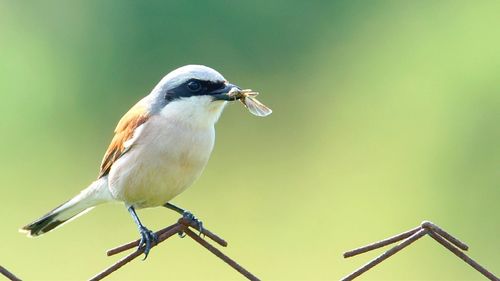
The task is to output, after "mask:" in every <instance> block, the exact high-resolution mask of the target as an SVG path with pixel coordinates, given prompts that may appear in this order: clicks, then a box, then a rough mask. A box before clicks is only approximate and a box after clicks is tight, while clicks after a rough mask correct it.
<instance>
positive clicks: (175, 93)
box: [165, 79, 226, 102]
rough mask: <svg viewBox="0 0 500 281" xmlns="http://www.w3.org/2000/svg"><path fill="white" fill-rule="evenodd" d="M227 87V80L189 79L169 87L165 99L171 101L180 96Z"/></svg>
mask: <svg viewBox="0 0 500 281" xmlns="http://www.w3.org/2000/svg"><path fill="white" fill-rule="evenodd" d="M225 87H226V83H225V81H207V80H199V79H189V80H187V81H185V82H184V83H182V84H180V85H178V86H176V87H174V88H170V89H167V91H166V93H165V100H166V101H168V102H170V101H173V100H175V99H178V98H185V97H191V96H198V95H207V94H209V93H210V92H212V91H216V90H220V89H223V88H225Z"/></svg>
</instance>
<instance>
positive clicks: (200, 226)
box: [179, 211, 203, 238]
mask: <svg viewBox="0 0 500 281" xmlns="http://www.w3.org/2000/svg"><path fill="white" fill-rule="evenodd" d="M182 217H183V218H184V219H185V220H187V221H189V222H191V223H192V224H193V225H194V227H195V228H196V229H197V230H198V231H199V232H200V235H201V234H202V233H203V222H202V221H201V220H199V219H198V218H197V217H195V216H194V215H193V213H191V212H189V211H184V213H182ZM179 236H180V237H181V238H184V236H186V234H185V233H184V232H182V231H181V232H179Z"/></svg>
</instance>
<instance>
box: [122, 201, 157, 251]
mask: <svg viewBox="0 0 500 281" xmlns="http://www.w3.org/2000/svg"><path fill="white" fill-rule="evenodd" d="M128 211H129V213H130V215H131V216H132V219H134V222H135V224H136V225H137V228H139V233H140V234H141V241H140V242H139V247H138V249H140V248H141V247H144V255H145V256H144V259H143V260H145V259H146V258H147V257H148V254H149V251H150V250H151V247H152V246H153V243H154V244H156V243H158V237H157V236H156V234H155V233H154V232H152V231H151V230H149V229H147V228H146V227H145V226H144V225H142V223H141V221H140V220H139V217H138V216H137V214H136V213H135V209H134V207H133V206H130V207H128Z"/></svg>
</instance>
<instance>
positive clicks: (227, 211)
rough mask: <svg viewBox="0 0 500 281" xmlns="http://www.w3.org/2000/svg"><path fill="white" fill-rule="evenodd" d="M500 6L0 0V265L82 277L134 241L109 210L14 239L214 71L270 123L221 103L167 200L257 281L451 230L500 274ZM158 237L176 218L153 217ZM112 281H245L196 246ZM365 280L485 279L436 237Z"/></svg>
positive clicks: (152, 213) (329, 268) (23, 272)
mask: <svg viewBox="0 0 500 281" xmlns="http://www.w3.org/2000/svg"><path fill="white" fill-rule="evenodd" d="M499 14H500V2H499V1H487V0H484V1H460V0H459V1H451V0H450V1H413V2H411V1H323V2H321V1H317V2H311V1H295V2H292V1H257V2H256V1H203V2H202V1H148V2H143V1H95V0H93V1H5V0H1V1H0V50H1V51H0V95H1V97H2V102H1V103H0V130H1V132H3V133H2V138H1V145H0V155H1V156H2V161H1V162H0V170H1V177H0V186H1V189H0V198H3V200H2V205H1V207H0V208H1V209H0V210H1V213H2V216H3V218H4V219H3V220H2V232H1V234H0V235H1V236H0V237H1V241H2V251H1V263H2V265H4V266H6V267H7V268H9V269H11V270H12V271H13V272H14V273H16V274H17V275H19V276H20V277H22V278H25V279H26V280H82V279H85V278H88V277H90V276H92V275H93V274H94V273H96V272H98V271H100V270H101V269H103V268H104V267H105V266H107V265H108V264H110V263H112V262H113V261H114V259H111V258H107V257H106V256H105V255H104V251H105V249H108V248H110V247H112V246H115V245H117V244H119V243H121V242H126V241H129V240H131V239H133V238H136V237H137V236H138V235H137V232H136V229H135V226H134V224H133V223H132V220H131V219H130V217H129V215H128V213H127V212H126V211H125V209H124V208H123V206H121V205H118V204H116V205H105V206H100V207H99V208H96V210H94V211H92V212H91V213H89V214H88V215H86V216H84V217H81V218H80V219H78V220H77V221H74V222H72V223H71V224H69V225H67V226H65V227H63V228H61V229H58V230H57V231H54V232H52V233H50V234H48V235H46V236H43V237H41V238H38V239H27V238H26V237H24V236H22V235H20V234H18V233H17V232H16V229H17V228H19V227H21V226H22V225H24V224H25V223H28V222H30V221H31V220H33V219H35V218H36V217H38V216H40V215H42V214H43V213H44V212H46V211H48V210H50V209H51V208H53V207H55V206H57V205H58V204H60V203H62V202H63V201H65V200H67V199H68V198H70V197H71V196H73V195H74V194H76V193H77V192H78V191H79V190H80V189H82V188H83V187H85V186H86V185H87V184H88V183H90V181H92V180H93V179H94V178H95V177H96V175H97V170H98V165H99V163H100V160H101V157H102V154H103V152H104V150H105V148H106V146H107V144H108V142H109V141H110V138H111V131H112V129H113V128H114V126H115V124H116V122H117V121H118V120H119V118H120V116H121V115H122V114H123V113H124V112H125V111H126V110H127V109H128V108H129V107H130V106H131V105H132V104H134V103H135V101H137V100H138V99H139V98H141V97H142V96H144V95H146V94H147V93H148V92H149V90H150V89H152V87H153V86H154V85H155V83H157V81H158V80H159V79H160V78H161V77H162V76H163V75H164V74H166V73H167V72H169V71H170V70H172V69H174V68H176V67H178V66H181V65H184V64H190V63H197V64H205V65H209V66H211V67H213V68H215V69H217V70H219V71H220V72H221V73H223V74H224V75H225V77H226V78H227V79H229V80H230V81H232V82H233V83H235V84H238V85H241V86H242V87H245V88H253V89H256V90H259V91H260V92H261V100H262V101H263V102H264V103H266V104H268V105H269V106H270V107H271V108H273V110H274V114H273V115H271V116H270V117H269V118H265V119H259V118H257V117H253V116H251V115H250V114H249V113H248V112H246V111H245V110H244V108H243V107H241V106H240V105H236V104H235V105H232V106H230V107H228V108H227V110H226V112H225V114H224V115H223V116H222V118H221V120H220V121H219V123H218V125H217V144H216V147H215V151H214V153H213V155H212V159H211V161H210V163H209V165H208V167H207V169H206V170H205V173H204V174H203V176H202V177H201V178H200V180H199V181H198V182H197V183H196V184H195V185H194V186H193V187H192V188H190V189H189V190H188V191H186V192H185V193H184V194H182V195H181V196H179V197H178V198H176V199H175V200H174V203H177V204H179V205H181V206H184V207H186V208H188V209H190V210H192V211H193V212H194V213H195V214H197V215H198V216H199V217H201V218H202V219H203V220H204V221H205V225H206V226H207V227H208V228H210V229H212V230H214V231H215V232H216V233H218V234H220V235H222V236H223V237H224V238H226V239H228V241H229V243H230V246H229V247H228V248H227V249H224V251H225V252H226V253H228V254H229V255H230V256H232V257H234V258H235V259H236V260H238V261H239V262H241V263H242V264H243V265H245V266H246V267H248V269H250V271H252V272H254V273H255V274H256V275H257V276H260V277H261V278H263V279H265V280H272V279H274V280H290V279H297V280H300V279H301V280H321V279H324V280H338V279H339V278H340V277H342V276H344V275H346V274H348V273H349V272H351V271H352V270H354V269H355V268H357V267H358V266H360V265H361V264H363V263H364V262H366V261H367V260H368V259H370V258H371V257H372V256H374V255H375V254H376V253H373V254H371V256H370V254H367V255H366V256H364V257H357V258H354V259H353V260H343V259H342V255H341V253H342V252H343V251H344V250H348V249H351V248H354V247H357V246H360V245H363V244H366V243H368V242H371V241H374V240H377V239H381V238H384V237H387V236H389V235H392V234H395V233H398V232H400V231H403V230H406V229H409V228H411V227H413V226H416V225H417V224H418V223H420V221H422V220H423V219H429V220H432V221H434V222H435V223H437V224H439V225H440V226H442V227H443V228H445V229H447V230H449V231H450V232H451V233H453V234H455V235H457V236H458V237H459V238H462V239H463V240H464V241H465V242H467V243H469V244H470V246H471V250H470V255H471V256H472V257H473V258H474V259H476V260H477V261H479V262H480V263H481V264H483V265H484V266H485V267H487V268H489V269H490V270H492V271H494V272H495V273H497V274H500V267H499V265H500V255H499V253H500V246H499V245H500V240H499V233H500V221H499V215H500V204H499V198H500V189H499V187H498V186H499V181H500V169H499V163H500V145H499V142H500V129H499V125H498V124H500V94H499V93H500V83H499V79H498V77H499V71H500V52H499V50H500V17H499V16H498V15H499ZM141 215H142V217H143V221H144V222H145V223H146V225H148V226H150V227H152V228H153V229H157V228H159V227H160V226H164V225H167V224H170V223H171V222H173V221H175V219H176V215H175V214H173V213H172V212H170V211H168V210H163V209H148V210H144V211H141ZM109 279H110V280H160V279H162V280H164V279H177V280H178V279H181V280H198V279H209V280H222V279H240V276H238V274H237V273H236V272H234V271H233V270H232V269H230V268H229V267H227V266H225V265H224V264H223V263H221V262H220V261H219V260H217V259H216V258H214V257H213V256H211V255H210V254H209V253H208V252H207V251H205V250H203V249H200V248H198V246H197V245H195V244H193V243H192V242H190V241H189V240H185V239H184V240H181V239H173V240H172V241H170V242H168V243H166V244H163V245H162V247H160V248H155V249H154V250H153V252H152V253H151V255H150V258H149V259H148V260H147V262H138V261H137V262H133V263H131V264H130V265H128V266H127V267H125V268H124V269H122V270H121V271H119V272H117V273H115V274H114V275H113V276H111V278H109ZM365 279H366V280H376V279H379V280H410V279H412V280H415V279H426V280H430V279H434V280H480V279H481V276H480V275H479V274H478V273H477V272H475V271H474V270H473V269H472V268H470V267H468V266H467V265H466V264H464V263H463V262H462V261H460V260H458V259H457V258H455V257H454V256H452V255H451V254H450V253H449V252H447V251H446V250H445V249H442V248H441V247H438V246H436V245H435V243H434V242H433V241H430V240H428V239H424V240H422V241H419V242H417V244H415V245H414V246H412V247H410V248H409V249H408V250H406V251H405V252H403V253H402V254H399V255H397V256H395V257H393V258H392V259H391V260H390V261H388V262H386V263H384V264H383V265H381V266H380V267H378V268H376V269H375V270H373V271H371V272H369V273H368V274H367V275H366V278H365Z"/></svg>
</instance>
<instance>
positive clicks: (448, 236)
mask: <svg viewBox="0 0 500 281" xmlns="http://www.w3.org/2000/svg"><path fill="white" fill-rule="evenodd" d="M421 226H422V227H424V228H427V229H430V230H432V231H434V232H435V233H437V234H439V235H440V236H441V237H443V238H444V239H446V240H448V241H450V242H451V243H452V244H453V245H455V246H457V247H458V248H460V249H462V250H464V251H467V250H468V249H469V246H467V245H466V244H465V243H464V242H462V241H460V240H458V239H457V238H455V237H453V236H452V235H451V234H449V233H448V232H446V231H444V230H443V229H442V228H440V227H439V226H437V225H436V224H434V223H432V222H430V221H423V222H422V224H421Z"/></svg>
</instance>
